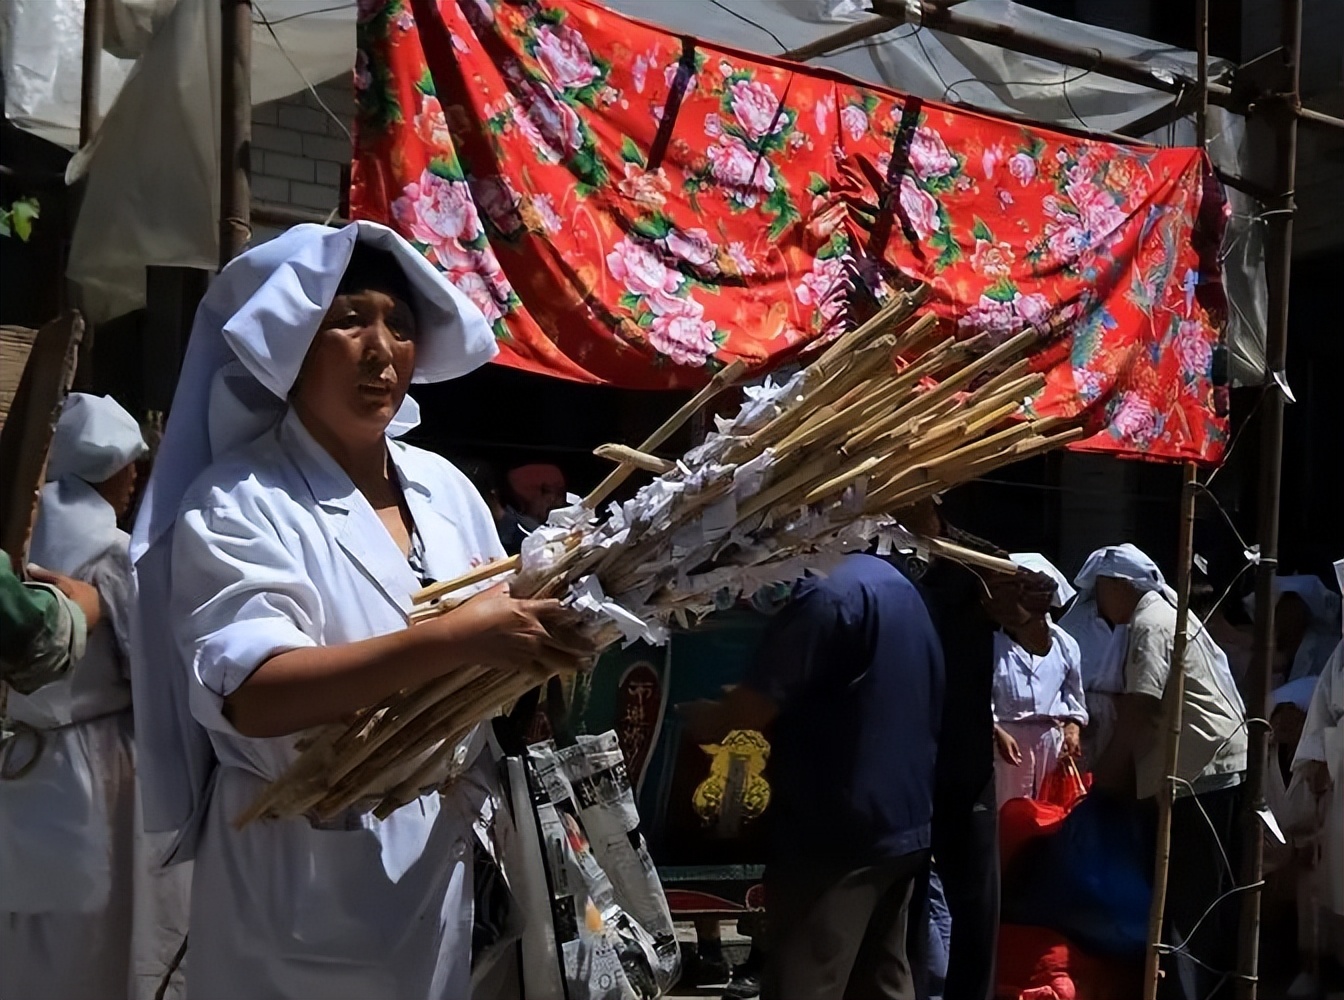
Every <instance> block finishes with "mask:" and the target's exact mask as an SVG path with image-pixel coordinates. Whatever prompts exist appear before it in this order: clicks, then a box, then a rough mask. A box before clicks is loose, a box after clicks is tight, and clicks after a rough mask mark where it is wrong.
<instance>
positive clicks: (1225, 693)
mask: <svg viewBox="0 0 1344 1000" xmlns="http://www.w3.org/2000/svg"><path fill="white" fill-rule="evenodd" d="M1187 630H1188V634H1189V640H1188V641H1187V643H1186V646H1185V663H1184V668H1185V704H1184V706H1183V711H1182V714H1181V743H1180V748H1179V758H1178V760H1177V763H1176V776H1177V777H1179V778H1181V779H1182V780H1183V781H1186V782H1190V783H1192V784H1193V785H1194V787H1195V790H1196V791H1200V792H1202V791H1212V790H1214V789H1215V788H1218V787H1226V786H1228V785H1234V784H1237V783H1238V782H1239V781H1240V780H1241V775H1242V772H1244V771H1245V770H1246V725H1245V712H1244V710H1243V709H1242V707H1241V698H1240V696H1239V695H1238V694H1237V690H1236V687H1235V686H1233V684H1232V675H1231V673H1230V672H1229V671H1228V669H1227V664H1226V658H1225V657H1223V656H1222V651H1221V650H1220V649H1219V648H1218V646H1217V645H1216V644H1215V643H1214V641H1213V640H1212V639H1211V638H1209V633H1208V629H1206V628H1204V625H1203V623H1202V622H1201V621H1200V620H1199V619H1198V618H1197V617H1195V615H1193V614H1192V615H1190V620H1189V623H1188V624H1187ZM1175 640H1176V609H1175V608H1173V607H1172V606H1171V605H1170V604H1169V603H1168V602H1167V600H1166V598H1165V597H1163V595H1162V594H1160V593H1157V592H1149V593H1147V594H1144V595H1143V597H1142V598H1140V599H1139V603H1138V606H1137V607H1136V608H1135V609H1134V615H1133V617H1132V618H1131V619H1130V622H1129V649H1128V651H1127V653H1126V657H1125V693H1126V694H1141V695H1147V696H1148V697H1150V698H1156V699H1158V700H1159V701H1161V700H1162V692H1163V690H1164V689H1165V688H1166V685H1167V675H1168V674H1170V673H1171V654H1172V646H1173V644H1174V643H1175ZM1165 754H1166V750H1165V746H1164V739H1163V737H1162V735H1161V733H1160V732H1159V733H1156V734H1155V738H1154V740H1153V742H1152V746H1151V747H1150V748H1149V749H1148V751H1147V752H1146V753H1144V754H1142V755H1141V756H1140V757H1139V758H1138V759H1137V760H1136V761H1135V772H1136V778H1137V784H1138V789H1137V790H1138V797H1139V798H1141V799H1144V798H1150V797H1152V796H1154V795H1156V794H1157V792H1158V789H1159V788H1160V787H1161V784H1162V769H1163V766H1164V762H1165ZM1189 792H1190V787H1189V786H1187V785H1178V787H1177V790H1176V794H1177V796H1178V797H1180V796H1182V795H1184V794H1188V793H1189Z"/></svg>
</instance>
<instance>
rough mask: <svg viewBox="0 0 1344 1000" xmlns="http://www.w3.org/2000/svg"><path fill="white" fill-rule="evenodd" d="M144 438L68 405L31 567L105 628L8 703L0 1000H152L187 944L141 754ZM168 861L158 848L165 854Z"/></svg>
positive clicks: (0, 802)
mask: <svg viewBox="0 0 1344 1000" xmlns="http://www.w3.org/2000/svg"><path fill="white" fill-rule="evenodd" d="M148 450H149V449H148V448H147V446H146V445H145V442H144V439H143V438H142V437H141V434H140V426H139V424H138V423H137V422H136V420H135V418H134V417H132V416H131V415H130V414H129V413H127V412H126V411H125V410H124V409H122V408H121V406H119V405H118V404H117V402H116V401H115V400H113V399H112V398H111V397H108V396H92V395H86V394H84V393H72V394H71V395H70V396H69V397H67V399H66V401H65V406H64V408H63V410H62V412H61V417H60V419H59V421H58V422H57V425H56V431H55V434H54V436H53V439H52V446H51V453H50V456H49V460H48V464H47V479H48V482H47V484H46V485H45V486H44V487H43V489H42V496H41V504H40V506H39V508H38V517H37V522H36V524H35V525H34V530H33V539H32V545H31V548H30V551H29V558H30V560H31V561H32V562H33V563H35V564H37V565H39V566H42V567H44V568H46V569H50V570H54V571H56V572H58V573H63V574H66V575H69V576H72V577H74V578H76V579H79V580H84V581H85V582H88V583H91V584H93V585H94V587H95V588H96V589H97V591H98V596H99V599H100V601H101V603H102V606H103V610H104V618H103V620H102V621H101V622H100V623H99V624H98V626H97V627H95V628H94V629H93V631H92V632H91V633H90V634H89V637H88V645H87V647H86V650H85V654H84V656H83V657H82V658H81V659H80V660H79V661H78V663H76V664H75V665H74V667H73V668H72V669H71V671H70V672H69V673H68V674H67V675H66V676H65V677H63V678H62V679H61V680H59V681H56V682H55V683H52V684H48V685H46V686H45V687H42V688H39V689H38V690H37V691H34V692H33V693H32V694H30V695H27V696H24V695H20V694H18V693H17V692H11V693H10V695H9V701H8V708H7V714H8V715H9V717H10V719H11V720H12V721H13V723H15V728H16V733H15V735H14V736H13V737H11V739H10V740H9V741H8V745H7V746H6V747H5V749H4V751H3V752H2V753H0V997H3V998H5V1000H9V998H11V997H13V998H25V1000H27V998H30V997H36V996H59V997H70V998H74V1000H78V998H82V997H98V998H100V1000H101V998H107V1000H115V998H117V997H130V998H146V1000H147V998H149V997H152V996H153V995H154V991H155V989H156V988H157V987H158V985H159V981H160V978H161V977H162V976H163V974H164V972H165V970H166V969H167V968H168V966H169V964H170V962H171V960H172V957H173V955H174V953H175V952H176V950H177V948H178V946H179V945H180V944H181V941H182V936H183V935H184V934H185V933H186V916H187V890H188V884H187V880H186V879H185V878H183V877H182V875H185V872H184V873H181V874H179V873H173V874H168V875H162V876H160V877H152V876H150V875H149V870H150V868H151V867H152V865H153V859H152V853H153V849H154V847H155V845H153V844H152V843H150V842H149V841H147V840H146V839H145V838H144V836H143V835H142V834H141V832H140V831H141V828H140V823H139V816H138V807H137V805H136V788H135V763H134V753H133V746H132V735H133V731H134V727H133V725H132V717H131V701H132V699H131V685H130V665H129V660H128V657H129V651H130V623H131V614H132V608H133V604H134V600H135V582H134V579H133V575H132V572H131V563H130V559H129V557H128V554H127V546H128V543H129V541H130V538H129V536H128V535H127V534H126V533H125V532H124V531H122V530H121V529H120V528H119V527H118V526H117V522H118V520H119V518H121V517H122V516H124V515H125V514H126V512H127V510H128V509H129V507H130V503H131V496H132V493H133V491H134V488H135V479H136V465H135V463H136V462H137V461H138V460H139V459H141V458H143V457H144V455H145V454H146V453H147V452H148ZM157 846H159V847H160V849H161V848H162V846H163V845H157Z"/></svg>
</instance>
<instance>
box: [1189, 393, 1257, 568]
mask: <svg viewBox="0 0 1344 1000" xmlns="http://www.w3.org/2000/svg"><path fill="white" fill-rule="evenodd" d="M1267 388H1268V387H1266V386H1262V387H1261V389H1260V394H1259V395H1258V396H1257V397H1256V399H1255V405H1254V406H1252V407H1251V412H1250V413H1248V414H1246V419H1245V420H1244V421H1242V424H1241V426H1240V427H1238V428H1237V433H1236V434H1234V435H1232V443H1231V444H1229V445H1228V446H1227V451H1225V452H1224V453H1223V462H1222V464H1221V465H1219V466H1218V468H1216V469H1214V470H1213V471H1212V472H1211V473H1209V478H1208V479H1207V480H1206V481H1205V482H1204V486H1205V488H1206V489H1207V488H1208V487H1209V486H1211V485H1212V484H1213V481H1214V480H1215V479H1217V478H1218V473H1220V472H1222V471H1223V470H1224V469H1225V468H1227V464H1228V463H1227V460H1228V458H1229V457H1231V455H1232V452H1234V451H1235V450H1236V448H1237V442H1238V441H1240V440H1241V436H1242V435H1243V434H1245V433H1246V428H1247V427H1249V426H1251V424H1252V423H1253V420H1252V418H1253V417H1254V416H1255V415H1256V414H1257V413H1259V412H1260V406H1261V404H1262V403H1264V401H1265V392H1266V391H1267ZM1243 547H1244V546H1243Z"/></svg>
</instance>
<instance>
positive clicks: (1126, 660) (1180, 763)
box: [1066, 544, 1246, 1000]
mask: <svg viewBox="0 0 1344 1000" xmlns="http://www.w3.org/2000/svg"><path fill="white" fill-rule="evenodd" d="M1074 582H1075V583H1076V584H1077V586H1078V589H1079V592H1080V596H1081V594H1082V593H1083V592H1090V594H1091V596H1092V601H1093V607H1094V608H1095V613H1096V615H1097V616H1098V617H1099V618H1100V620H1101V621H1102V622H1104V623H1105V624H1107V625H1109V626H1110V627H1111V628H1113V629H1115V628H1119V627H1121V626H1124V627H1125V628H1126V630H1127V631H1126V633H1125V648H1124V654H1123V657H1122V658H1121V659H1120V661H1119V669H1118V673H1119V677H1118V680H1119V686H1120V693H1119V694H1118V695H1117V696H1116V698H1115V702H1116V718H1115V728H1114V732H1113V734H1112V736H1111V739H1110V742H1109V743H1108V744H1107V746H1106V748H1105V750H1104V751H1103V752H1102V754H1101V758H1100V759H1099V760H1098V761H1097V762H1096V765H1095V767H1094V768H1093V771H1094V773H1095V775H1096V782H1097V786H1098V787H1099V788H1101V789H1103V790H1105V791H1107V792H1109V793H1111V794H1114V795H1120V796H1123V797H1132V798H1133V799H1136V800H1137V801H1138V802H1139V803H1140V804H1141V805H1142V806H1143V808H1144V810H1145V811H1147V810H1151V809H1153V807H1154V803H1155V800H1156V796H1157V794H1158V792H1159V790H1160V789H1161V787H1162V785H1163V782H1164V781H1165V780H1166V777H1167V776H1166V775H1165V774H1164V767H1165V729H1164V728H1163V719H1162V696H1163V692H1164V691H1165V689H1166V686H1167V681H1168V675H1169V673H1170V671H1171V657H1172V652H1173V645H1174V642H1175V638H1176V594H1175V593H1174V592H1173V591H1172V590H1171V588H1170V587H1168V586H1166V584H1165V582H1164V581H1163V579H1162V574H1161V573H1160V572H1159V571H1158V569H1157V567H1156V565H1155V564H1154V563H1153V561H1152V560H1151V559H1149V558H1148V557H1147V556H1146V555H1144V554H1143V553H1142V552H1140V551H1139V550H1138V549H1137V548H1135V547H1134V546H1132V545H1128V544H1126V545H1114V546H1107V547H1106V548H1104V549H1100V550H1098V551H1097V552H1094V553H1093V554H1092V555H1091V556H1090V557H1089V558H1088V561H1087V563H1086V565H1085V566H1084V568H1083V572H1082V573H1080V574H1079V576H1078V578H1077V579H1076V580H1075V581H1074ZM1066 624H1067V620H1066ZM1187 634H1188V636H1189V638H1188V641H1187V644H1186V648H1185V656H1184V659H1183V661H1182V663H1181V664H1180V669H1181V670H1182V671H1183V673H1184V676H1185V700H1184V703H1183V705H1182V711H1181V735H1180V755H1179V758H1178V760H1177V764H1176V774H1175V775H1174V776H1172V777H1174V779H1175V782H1176V802H1175V805H1174V806H1173V811H1172V832H1171V869H1170V888H1169V891H1168V895H1167V908H1166V921H1165V926H1164V928H1163V935H1164V937H1163V940H1164V941H1165V942H1166V943H1167V944H1168V945H1170V946H1172V947H1173V948H1174V949H1176V951H1175V952H1174V954H1173V956H1172V958H1171V960H1170V961H1171V964H1172V966H1173V967H1172V968H1170V969H1169V971H1168V974H1167V975H1166V977H1165V978H1164V979H1163V982H1162V986H1161V988H1160V991H1159V996H1162V997H1182V998H1187V1000H1194V998H1200V1000H1207V998H1209V997H1221V996H1223V995H1224V993H1223V992H1220V990H1224V989H1226V988H1227V987H1226V984H1224V985H1223V986H1220V985H1219V984H1220V982H1221V981H1222V977H1223V976H1224V975H1225V974H1227V973H1230V972H1231V971H1233V965H1234V962H1235V949H1234V948H1233V947H1232V945H1233V944H1234V943H1235V940H1236V934H1235V927H1236V919H1237V914H1238V906H1237V903H1236V898H1235V897H1230V899H1222V900H1221V901H1219V899H1220V897H1221V896H1222V895H1223V894H1224V893H1225V892H1227V891H1228V890H1230V889H1231V888H1232V886H1233V883H1234V881H1235V878H1234V875H1233V873H1232V871H1231V870H1229V865H1228V863H1227V862H1226V861H1225V860H1224V859H1225V858H1226V859H1233V858H1237V857H1238V856H1239V854H1240V852H1239V850H1238V849H1237V836H1236V833H1237V829H1238V827H1237V819H1238V814H1239V811H1240V806H1241V787H1240V786H1241V782H1242V779H1243V777H1244V774H1245V770H1246V720H1245V708H1244V706H1243V705H1242V702H1241V696H1240V695H1239V694H1238V693H1237V689H1236V685H1235V684H1234V683H1233V681H1232V673H1231V670H1230V669H1229V668H1228V665H1227V658H1226V657H1225V656H1223V655H1222V651H1221V650H1219V649H1218V647H1217V645H1216V644H1215V643H1214V642H1213V640H1212V639H1211V638H1210V637H1209V634H1208V631H1207V630H1206V629H1205V628H1204V625H1203V623H1202V622H1201V621H1200V620H1199V618H1198V617H1197V616H1196V615H1193V614H1192V615H1190V617H1189V621H1188V625H1187ZM1215 903H1216V905H1215ZM1229 978H1230V977H1229ZM1228 995H1230V994H1228Z"/></svg>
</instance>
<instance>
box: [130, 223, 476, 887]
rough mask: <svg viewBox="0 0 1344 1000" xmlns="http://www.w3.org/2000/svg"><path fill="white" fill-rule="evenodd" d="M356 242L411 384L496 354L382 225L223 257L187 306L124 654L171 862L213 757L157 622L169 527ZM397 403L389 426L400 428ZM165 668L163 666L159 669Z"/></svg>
mask: <svg viewBox="0 0 1344 1000" xmlns="http://www.w3.org/2000/svg"><path fill="white" fill-rule="evenodd" d="M356 242H359V243H366V244H370V245H372V246H374V247H376V248H378V249H381V250H385V251H387V252H389V253H391V254H392V256H393V257H394V258H395V259H396V261H397V263H398V264H399V265H400V266H401V269H402V270H403V271H404V272H405V274H406V277H407V279H408V281H409V282H410V285H411V289H412V292H413V295H414V297H415V299H416V301H414V302H413V303H412V306H413V307H414V309H415V313H416V318H417V334H416V363H415V374H414V376H413V380H414V381H416V382H442V381H446V380H448V379H453V378H457V377H459V376H461V375H465V374H467V373H468V372H471V371H474V370H475V369H476V368H479V367H480V366H481V365H483V364H485V363H486V362H487V361H489V360H490V359H491V358H493V357H494V356H495V354H496V352H497V350H498V348H497V347H496V344H495V338H494V334H493V332H492V331H491V329H490V325H489V323H488V322H487V321H486V319H485V317H484V316H483V315H482V314H481V312H480V310H479V309H477V308H476V306H474V305H473V304H472V303H471V301H470V299H468V298H467V297H466V296H465V295H463V294H462V293H461V292H459V291H458V290H457V289H456V288H454V287H453V286H452V285H451V284H449V283H448V281H447V280H446V279H445V278H444V277H443V276H442V275H441V274H440V273H439V272H438V271H437V270H435V268H434V267H433V265H431V264H430V263H429V262H428V261H427V260H425V258H424V257H423V256H421V255H420V254H419V253H417V252H416V251H415V249H414V248H413V247H412V246H411V245H410V244H409V243H407V242H406V241H405V240H403V239H402V238H401V237H400V236H398V235H397V234H396V233H394V232H393V231H392V230H390V229H388V228H386V227H385V226H380V225H377V224H376V223H372V222H355V223H351V224H350V225H348V226H345V227H344V228H342V229H331V228H328V227H326V226H318V225H301V226H295V227H294V228H293V229H290V230H289V231H288V232H286V233H284V234H282V235H281V236H279V237H277V238H276V239H274V240H272V241H270V242H269V243H264V244H262V245H261V246H258V247H254V248H252V249H251V250H248V251H247V252H246V253H244V254H243V255H242V256H240V257H238V258H236V259H235V260H233V261H231V262H230V263H229V264H228V266H226V267H225V268H224V270H223V271H221V272H220V274H219V276H218V277H217V278H216V279H215V281H214V282H213V283H212V284H211V286H210V289H209V291H208V292H206V294H205V298H203V299H202V300H201V305H200V308H199V309H198V310H197V311H196V319H195V322H194V323H193V325H192V330H191V341H190V343H189V344H188V345H187V354H186V358H185V359H184V361H183V364H182V373H181V376H180V377H179V379H178V384H177V391H176V393H175V394H174V396H173V409H172V414H171V416H170V418H169V420H168V426H167V429H166V431H165V433H164V438H163V443H162V445H161V446H160V448H159V453H158V456H157V460H156V462H155V466H154V471H153V474H152V475H151V476H150V481H149V485H148V487H147V489H146V492H145V498H144V501H143V503H142V504H141V508H140V512H139V515H138V517H137V518H136V522H135V530H134V532H133V533H132V540H131V558H132V559H133V560H134V562H135V564H136V570H137V574H138V577H139V583H140V602H139V609H140V620H139V621H137V623H136V624H137V626H138V627H137V629H136V632H137V635H136V640H135V653H134V655H133V657H132V670H133V680H134V684H133V690H134V691H135V699H136V704H135V711H136V719H137V724H136V741H137V743H138V744H139V746H138V749H139V765H138V766H139V772H140V778H141V782H142V785H143V789H144V799H143V805H144V820H145V825H146V829H148V830H149V831H151V832H157V831H166V830H180V831H182V832H183V833H184V834H186V841H185V842H179V845H178V846H179V848H181V849H182V850H181V851H180V852H179V853H178V854H177V858H176V859H177V860H186V859H187V858H189V857H190V856H191V853H192V848H193V839H194V837H193V835H194V828H195V824H194V822H193V819H194V818H196V817H199V814H200V812H201V807H202V806H203V805H204V803H205V802H206V801H208V791H209V788H208V785H209V780H210V777H211V775H212V773H213V769H214V754H213V751H212V750H211V747H210V742H209V738H208V736H206V734H205V731H204V730H203V729H201V728H200V727H199V726H198V725H197V724H196V723H195V720H194V719H192V717H191V712H190V709H189V707H188V704H187V678H186V676H185V675H183V674H182V672H181V671H180V670H178V669H176V664H177V663H178V659H177V653H176V649H175V648H174V644H173V640H172V636H171V635H170V634H169V633H170V630H168V629H164V628H163V627H162V623H161V621H159V620H158V619H157V616H158V615H160V614H161V612H162V609H163V608H164V607H167V606H168V603H169V596H170V593H171V588H172V580H171V554H172V534H173V526H174V524H175V523H176V521H177V516H178V509H179V507H180V505H181V503H182V497H183V496H184V495H185V493H186V491H187V489H188V487H189V486H190V485H191V484H192V482H193V481H194V480H195V479H196V478H197V477H198V476H199V475H200V474H201V473H202V472H203V471H204V470H205V469H206V468H207V467H208V466H209V465H211V464H212V463H213V462H214V460H215V459H216V458H218V457H220V456H222V455H223V454H224V453H226V452H228V451H231V450H233V449H235V448H237V447H240V446H242V445H244V444H246V443H248V442H249V441H253V440H256V439H257V438H258V437H259V436H260V435H262V434H263V433H266V432H267V431H268V430H270V429H271V428H272V427H273V426H274V425H275V424H276V423H277V422H278V421H279V420H280V419H281V418H283V416H284V414H285V411H286V407H287V403H286V396H287V395H288V393H289V390H290V388H291V387H292V386H293V384H294V380H295V379H296V378H297V377H298V374H299V369H300V367H301V366H302V364H303V360H304V358H305V357H306V356H307V353H308V347H309V345H310V344H311V343H312V340H313V337H314V336H316V334H317V330H318V327H319V325H320V323H321V321H322V319H323V317H324V316H325V315H326V313H327V310H328V309H329V308H330V307H331V303H332V301H333V300H334V299H335V297H336V293H337V289H338V287H339V285H340V283H341V279H342V277H343V276H344V274H345V269H346V266H347V265H348V264H349V262H350V256H351V254H352V253H353V251H354V248H355V244H356ZM414 414H415V409H414V403H413V401H411V399H410V397H409V396H408V397H407V405H406V406H403V408H402V411H401V412H400V413H398V415H397V417H398V419H397V420H396V421H394V425H393V426H392V427H390V428H389V433H393V434H395V433H396V432H397V431H398V430H406V429H409V426H413V425H414V423H413V422H414V419H415V416H414ZM165 671H166V674H165Z"/></svg>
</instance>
